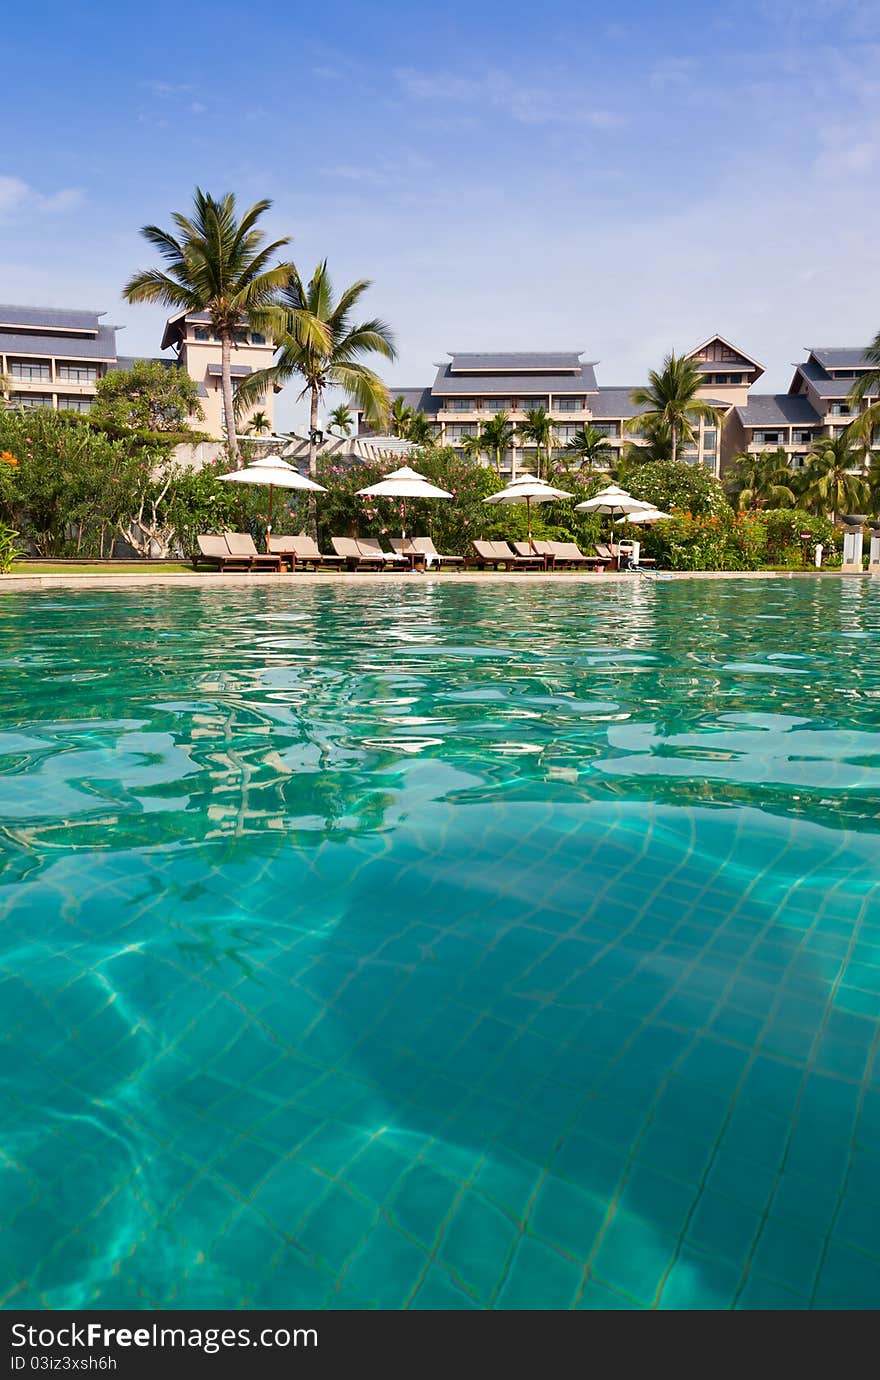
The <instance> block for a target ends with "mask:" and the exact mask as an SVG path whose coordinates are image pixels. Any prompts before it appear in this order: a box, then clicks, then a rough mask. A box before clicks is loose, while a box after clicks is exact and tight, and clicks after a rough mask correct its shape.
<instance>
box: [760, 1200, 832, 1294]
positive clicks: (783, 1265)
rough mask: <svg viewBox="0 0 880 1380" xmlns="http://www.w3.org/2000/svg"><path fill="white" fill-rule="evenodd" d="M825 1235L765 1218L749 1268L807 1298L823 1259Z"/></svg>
mask: <svg viewBox="0 0 880 1380" xmlns="http://www.w3.org/2000/svg"><path fill="white" fill-rule="evenodd" d="M824 1248H825V1238H824V1236H823V1235H822V1234H820V1233H819V1232H807V1231H802V1230H801V1229H800V1227H795V1226H793V1225H791V1224H790V1223H788V1222H783V1221H781V1220H780V1219H778V1218H774V1217H768V1218H767V1220H766V1221H765V1223H764V1225H763V1227H762V1230H761V1234H760V1236H759V1238H758V1243H757V1245H756V1246H755V1249H754V1251H753V1253H752V1258H751V1265H750V1271H751V1270H755V1271H757V1273H758V1274H760V1275H766V1276H767V1278H768V1279H773V1280H776V1281H777V1282H778V1283H780V1284H785V1285H787V1286H788V1287H789V1288H792V1289H794V1290H795V1291H796V1292H797V1293H801V1294H804V1295H805V1296H806V1297H807V1298H809V1296H810V1294H811V1292H812V1288H813V1283H814V1280H815V1277H816V1272H817V1270H818V1268H819V1265H820V1262H821V1260H822V1255H823V1252H824Z"/></svg>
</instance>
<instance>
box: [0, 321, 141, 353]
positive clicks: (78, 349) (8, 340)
mask: <svg viewBox="0 0 880 1380" xmlns="http://www.w3.org/2000/svg"><path fill="white" fill-rule="evenodd" d="M0 353H2V354H8V355H42V356H43V358H44V359H45V358H46V357H47V356H49V355H54V356H55V357H56V359H115V358H116V331H115V329H114V327H113V326H99V328H98V334H97V336H92V335H83V336H52V335H13V334H10V333H8V332H4V331H0Z"/></svg>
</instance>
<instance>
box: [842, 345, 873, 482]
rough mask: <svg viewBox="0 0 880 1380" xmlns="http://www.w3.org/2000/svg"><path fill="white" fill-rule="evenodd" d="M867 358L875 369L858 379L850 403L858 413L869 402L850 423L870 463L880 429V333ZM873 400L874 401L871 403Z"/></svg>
mask: <svg viewBox="0 0 880 1380" xmlns="http://www.w3.org/2000/svg"><path fill="white" fill-rule="evenodd" d="M865 358H866V359H867V360H868V361H869V362H870V363H871V364H872V365H874V368H873V369H871V370H870V371H869V372H868V373H867V374H863V375H862V377H861V378H860V379H856V381H855V383H854V384H853V386H852V388H851V389H850V392H849V401H850V404H851V406H852V408H853V411H858V409H859V407H860V406H861V404H862V402H863V401H865V400H868V405H867V407H866V408H865V410H864V412H861V413H859V416H858V417H857V418H856V420H855V421H854V422H852V423H850V430H851V432H852V433H853V436H855V437H856V439H857V440H859V441H861V443H862V445H863V447H864V450H865V453H866V459H868V461H869V463H870V460H871V451H872V448H873V447H872V442H873V439H874V433H875V431H877V430H878V428H880V331H878V332H877V334H876V335H875V336H874V339H873V340H872V341H871V344H870V345H869V346H868V348H867V350H866V351H865ZM872 398H873V401H870V400H871V399H872Z"/></svg>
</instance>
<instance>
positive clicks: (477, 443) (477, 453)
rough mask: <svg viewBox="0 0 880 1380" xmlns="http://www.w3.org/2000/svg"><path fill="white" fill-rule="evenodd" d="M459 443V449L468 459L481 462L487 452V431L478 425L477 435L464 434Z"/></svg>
mask: <svg viewBox="0 0 880 1380" xmlns="http://www.w3.org/2000/svg"><path fill="white" fill-rule="evenodd" d="M458 444H459V449H460V450H461V451H462V453H463V454H464V455H466V456H467V458H468V460H471V461H473V463H475V464H479V463H480V459H481V458H482V456H484V455H485V454H486V433H485V432H484V431H483V430H481V428H480V427H479V426H478V427H477V431H476V434H475V435H473V436H462V438H461V440H460V441H459V443H458Z"/></svg>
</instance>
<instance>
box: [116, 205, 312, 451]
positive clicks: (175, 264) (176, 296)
mask: <svg viewBox="0 0 880 1380" xmlns="http://www.w3.org/2000/svg"><path fill="white" fill-rule="evenodd" d="M271 205H272V203H271V201H267V200H265V199H263V200H261V201H257V202H255V203H254V205H253V206H251V207H250V209H249V210H247V211H245V213H244V215H243V216H241V218H240V219H239V217H238V216H237V213H236V208H235V197H234V196H233V195H232V193H231V192H230V193H227V194H226V196H223V197H221V198H220V200H219V201H217V200H215V199H214V197H212V196H208V194H207V193H206V192H203V191H202V190H201V188H199V187H197V188H196V191H195V197H194V200H193V214H192V217H187V216H184V215H181V214H180V213H179V212H174V214H173V215H172V220H173V221H174V224H175V226H176V228H177V231H178V234H179V236H180V238H179V239H175V237H174V236H173V235H171V234H169V233H168V231H166V230H162V229H160V228H159V226H158V225H145V226H143V228H142V230H141V234H142V235H143V237H144V239H145V240H148V241H149V242H150V244H152V245H154V246H155V247H156V249H158V251H159V253H160V254H161V256H162V258H163V259H164V260H165V262H166V264H167V272H163V271H162V270H161V269H157V268H148V269H145V270H144V271H143V272H141V273H136V274H135V275H134V277H133V278H131V279H130V280H129V282H128V283H127V284H126V285H125V287H124V288H123V296H124V297H125V299H126V301H128V302H160V303H161V304H162V305H163V306H166V307H171V308H172V310H175V311H188V312H190V311H192V312H196V311H198V312H207V313H208V315H209V317H210V319H211V326H212V328H213V330H214V334H215V335H216V336H218V338H219V340H220V347H221V364H220V369H221V384H222V389H223V415H224V418H225V422H226V445H227V448H228V450H229V453H230V455H234V454H235V452H236V434H235V402H234V398H233V392H232V350H233V347H234V344H235V332H236V331H237V330H239V329H240V328H241V326H242V324H243V323H245V324H246V325H248V326H249V327H251V328H252V329H254V330H258V331H262V332H263V333H265V334H268V335H274V334H275V332H276V330H277V329H278V328H279V326H280V324H281V323H280V318H279V315H278V312H277V310H276V309H275V308H276V299H277V295H278V292H279V290H280V289H281V288H283V287H284V286H285V284H286V283H287V281H288V279H289V277H290V274H291V273H292V272H294V271H295V270H294V268H293V265H292V264H290V263H276V264H274V265H270V260H271V259H272V257H273V256H274V255H275V254H276V253H277V251H278V250H279V249H281V248H282V247H283V246H284V245H286V244H288V243H289V239H288V237H286V236H285V238H283V239H280V240H273V241H272V243H271V244H264V240H265V235H264V234H263V231H262V230H260V229H258V228H257V222H258V220H259V219H260V217H261V216H262V215H264V214H265V212H266V211H268V210H269V207H270V206H271Z"/></svg>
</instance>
